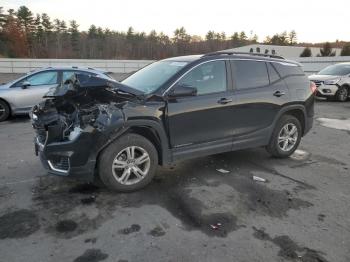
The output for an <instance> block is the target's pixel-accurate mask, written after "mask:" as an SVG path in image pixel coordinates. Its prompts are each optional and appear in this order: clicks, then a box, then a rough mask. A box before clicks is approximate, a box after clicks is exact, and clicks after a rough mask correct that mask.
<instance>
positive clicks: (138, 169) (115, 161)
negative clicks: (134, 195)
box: [98, 134, 158, 192]
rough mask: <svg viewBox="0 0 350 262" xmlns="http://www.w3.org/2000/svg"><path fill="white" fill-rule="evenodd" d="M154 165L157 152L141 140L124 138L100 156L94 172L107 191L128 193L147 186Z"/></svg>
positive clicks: (138, 136)
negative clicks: (96, 170) (97, 173)
mask: <svg viewBox="0 0 350 262" xmlns="http://www.w3.org/2000/svg"><path fill="white" fill-rule="evenodd" d="M157 165H158V152H157V150H156V148H155V147H154V145H153V144H152V143H151V142H150V141H149V140H148V139H146V138H145V137H143V136H140V135H137V134H125V135H123V136H121V137H120V138H118V139H117V140H115V141H114V142H113V143H111V144H110V145H109V146H108V147H107V148H106V149H105V150H104V151H103V152H102V153H101V155H100V157H99V163H98V171H99V176H100V178H101V181H102V182H103V184H104V185H105V186H107V187H108V188H109V189H111V190H114V191H119V192H131V191H135V190H138V189H140V188H143V187H144V186H146V185H147V184H149V183H150V182H151V180H152V178H153V177H154V175H155V172H156V168H157Z"/></svg>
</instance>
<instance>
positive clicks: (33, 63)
mask: <svg viewBox="0 0 350 262" xmlns="http://www.w3.org/2000/svg"><path fill="white" fill-rule="evenodd" d="M291 60H295V61H298V62H299V63H301V64H302V65H303V68H304V71H305V72H306V73H307V74H308V75H310V74H313V73H316V72H318V71H320V70H321V69H323V68H325V67H326V66H328V65H331V64H336V63H341V62H350V56H336V57H298V58H294V59H293V58H292V59H291ZM151 62H153V61H152V60H96V59H10V58H0V73H27V72H29V71H31V70H35V69H39V68H42V67H50V66H78V67H94V68H98V69H103V70H106V71H109V72H113V73H130V72H133V71H136V70H138V69H140V68H142V67H144V66H146V65H148V64H149V63H151Z"/></svg>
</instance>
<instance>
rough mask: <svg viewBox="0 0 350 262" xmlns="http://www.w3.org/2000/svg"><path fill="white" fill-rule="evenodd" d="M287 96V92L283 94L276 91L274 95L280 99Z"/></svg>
mask: <svg viewBox="0 0 350 262" xmlns="http://www.w3.org/2000/svg"><path fill="white" fill-rule="evenodd" d="M285 94H286V93H285V92H281V91H276V92H275V93H273V95H274V96H276V97H280V96H283V95H285Z"/></svg>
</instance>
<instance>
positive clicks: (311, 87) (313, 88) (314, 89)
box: [310, 81, 317, 94]
mask: <svg viewBox="0 0 350 262" xmlns="http://www.w3.org/2000/svg"><path fill="white" fill-rule="evenodd" d="M310 89H311V92H312V93H313V94H314V93H316V90H317V86H316V84H315V83H314V82H312V81H310Z"/></svg>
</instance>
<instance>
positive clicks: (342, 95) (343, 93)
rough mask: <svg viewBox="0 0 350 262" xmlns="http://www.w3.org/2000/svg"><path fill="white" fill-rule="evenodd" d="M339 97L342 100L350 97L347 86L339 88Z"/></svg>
mask: <svg viewBox="0 0 350 262" xmlns="http://www.w3.org/2000/svg"><path fill="white" fill-rule="evenodd" d="M338 97H339V100H340V101H345V100H346V99H347V98H348V91H347V90H346V88H342V89H340V90H339V95H338Z"/></svg>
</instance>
